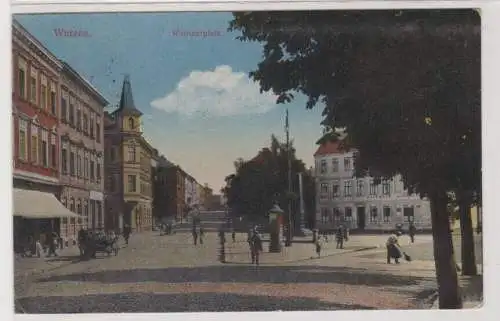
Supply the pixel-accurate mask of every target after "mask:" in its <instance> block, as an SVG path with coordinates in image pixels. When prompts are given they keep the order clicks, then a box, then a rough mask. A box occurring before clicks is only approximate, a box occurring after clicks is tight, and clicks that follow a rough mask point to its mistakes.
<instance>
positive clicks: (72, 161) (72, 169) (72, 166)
mask: <svg viewBox="0 0 500 321" xmlns="http://www.w3.org/2000/svg"><path fill="white" fill-rule="evenodd" d="M69 174H70V175H71V176H75V152H70V154H69Z"/></svg>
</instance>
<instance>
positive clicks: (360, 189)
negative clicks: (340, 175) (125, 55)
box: [356, 179, 365, 196]
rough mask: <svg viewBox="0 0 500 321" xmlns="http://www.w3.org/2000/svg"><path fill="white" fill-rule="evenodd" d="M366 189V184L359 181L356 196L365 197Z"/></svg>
mask: <svg viewBox="0 0 500 321" xmlns="http://www.w3.org/2000/svg"><path fill="white" fill-rule="evenodd" d="M364 187H365V184H364V182H363V180H361V179H358V181H357V182H356V195H358V196H363V194H364V192H365V191H364Z"/></svg>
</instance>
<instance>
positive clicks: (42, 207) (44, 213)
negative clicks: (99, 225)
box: [13, 188, 79, 218]
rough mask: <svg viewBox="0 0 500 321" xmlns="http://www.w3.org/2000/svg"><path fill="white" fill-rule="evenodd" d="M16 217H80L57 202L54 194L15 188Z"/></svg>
mask: <svg viewBox="0 0 500 321" xmlns="http://www.w3.org/2000/svg"><path fill="white" fill-rule="evenodd" d="M13 198H14V202H13V203H14V204H13V205H14V216H22V217H25V218H55V217H75V218H76V217H79V216H78V215H77V214H75V213H73V212H71V211H70V210H68V209H67V208H66V207H64V205H62V204H61V202H59V200H57V198H56V197H55V196H54V194H51V193H45V192H39V191H31V190H25V189H19V188H14V189H13Z"/></svg>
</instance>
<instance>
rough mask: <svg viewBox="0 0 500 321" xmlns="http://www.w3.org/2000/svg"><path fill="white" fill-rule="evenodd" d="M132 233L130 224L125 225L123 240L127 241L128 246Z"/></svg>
mask: <svg viewBox="0 0 500 321" xmlns="http://www.w3.org/2000/svg"><path fill="white" fill-rule="evenodd" d="M131 233H132V229H131V228H130V226H129V225H128V224H125V226H124V227H123V238H124V239H125V244H127V245H128V240H129V238H130V234H131Z"/></svg>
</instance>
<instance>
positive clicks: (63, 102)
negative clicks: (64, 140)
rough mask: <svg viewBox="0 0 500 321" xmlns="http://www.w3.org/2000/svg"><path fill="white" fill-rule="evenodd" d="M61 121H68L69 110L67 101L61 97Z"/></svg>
mask: <svg viewBox="0 0 500 321" xmlns="http://www.w3.org/2000/svg"><path fill="white" fill-rule="evenodd" d="M61 120H63V121H64V122H67V121H68V110H67V106H66V99H65V98H64V97H61Z"/></svg>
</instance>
